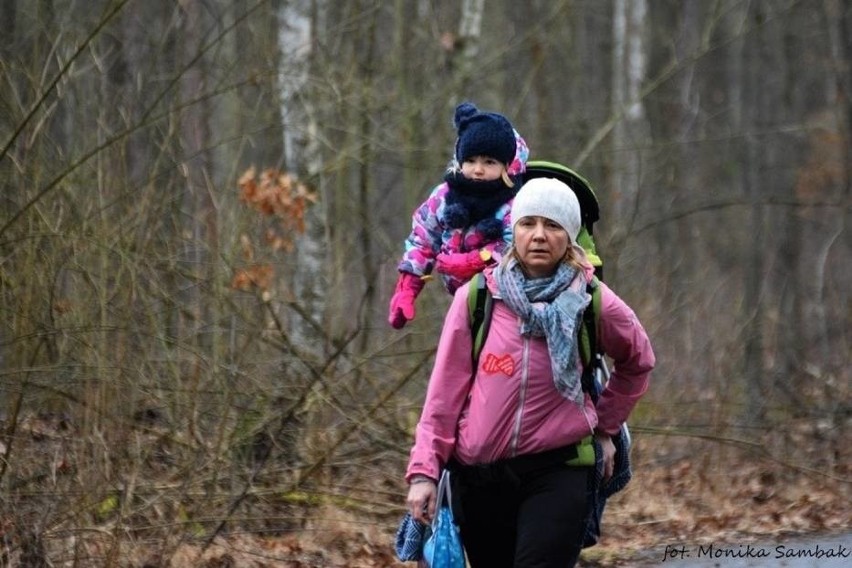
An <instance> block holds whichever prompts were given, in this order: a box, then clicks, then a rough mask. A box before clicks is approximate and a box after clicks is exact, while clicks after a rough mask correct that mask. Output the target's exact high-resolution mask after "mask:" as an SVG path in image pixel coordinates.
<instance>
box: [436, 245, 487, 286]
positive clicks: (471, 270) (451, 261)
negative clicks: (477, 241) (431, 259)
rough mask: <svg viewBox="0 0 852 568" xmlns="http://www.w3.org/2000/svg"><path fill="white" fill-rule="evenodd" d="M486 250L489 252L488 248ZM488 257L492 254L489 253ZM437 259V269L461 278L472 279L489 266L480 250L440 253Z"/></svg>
mask: <svg viewBox="0 0 852 568" xmlns="http://www.w3.org/2000/svg"><path fill="white" fill-rule="evenodd" d="M483 250H484V249H483ZM485 252H486V253H488V251H487V250H486V251H485ZM487 258H489V259H490V258H491V256H490V254H488V255H487ZM436 260H437V262H436V264H435V270H437V271H438V272H440V273H442V274H448V275H450V276H453V277H455V278H458V279H459V280H470V279H471V278H473V275H474V274H476V273H477V272H480V271H482V269H483V268H485V267H486V266H488V261H487V260H485V259H483V258H482V254H480V251H478V250H472V251H470V252H456V253H450V254H444V253H440V254H439V255H438V258H437V259H436Z"/></svg>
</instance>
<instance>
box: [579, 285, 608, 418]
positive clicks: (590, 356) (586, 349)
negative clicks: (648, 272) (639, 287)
mask: <svg viewBox="0 0 852 568" xmlns="http://www.w3.org/2000/svg"><path fill="white" fill-rule="evenodd" d="M586 292H587V293H588V294H590V295H591V296H592V301H591V302H589V305H588V306H587V307H586V310H585V311H584V312H583V324H582V325H581V326H580V333H579V345H578V348H579V350H580V360H581V361H582V362H583V389H584V390H585V391H586V392H589V393H592V395H593V396H592V398H593V399H595V402H597V400H596V399H597V396H595V395H597V391H598V389H599V386H600V385H598V384H597V381H596V375H595V373H596V372H597V370H598V368H599V367H600V366H601V365H602V364H603V353H602V351H601V349H600V345H599V342H598V326H599V324H600V318H601V286H600V280H598V277H597V276H593V277H592V279H591V280H590V281H589V283H588V284H587V285H586Z"/></svg>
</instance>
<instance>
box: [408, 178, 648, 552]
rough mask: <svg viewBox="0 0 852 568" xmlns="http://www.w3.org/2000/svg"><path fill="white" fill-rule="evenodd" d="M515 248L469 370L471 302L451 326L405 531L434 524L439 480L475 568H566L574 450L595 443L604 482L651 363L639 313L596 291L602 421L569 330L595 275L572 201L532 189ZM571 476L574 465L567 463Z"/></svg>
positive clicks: (553, 185)
mask: <svg viewBox="0 0 852 568" xmlns="http://www.w3.org/2000/svg"><path fill="white" fill-rule="evenodd" d="M511 221H512V234H513V244H512V247H511V248H510V249H509V251H507V253H506V255H505V256H504V258H503V259H502V261H501V263H500V264H499V265H497V266H496V267H495V268H487V269H486V270H485V275H486V281H487V285H488V287H489V289H490V291H491V292H492V294H493V296H494V299H495V301H494V306H493V311H492V319H491V325H490V328H489V332H488V337H487V338H486V340H485V343H484V345H483V347H482V350H481V352H480V356H479V359H478V366H477V368H476V369H475V370H474V369H472V362H471V336H470V335H471V334H470V323H469V321H468V308H467V288H466V287H463V288H460V292H459V293H457V294H455V296H454V298H453V302H452V305H451V307H450V309H449V311H448V313H447V316H446V319H445V322H444V328H443V331H442V334H441V340H440V343H439V345H438V352H437V354H436V359H435V366H434V369H433V371H432V377H431V379H430V381H429V387H428V389H427V392H426V400H425V403H424V407H423V411H422V414H421V417H420V422H419V423H418V425H417V431H416V437H415V443H414V447H413V448H412V450H411V457H410V460H409V464H408V469H407V472H406V480H407V481H408V482H409V484H410V487H409V492H408V499H407V504H408V508H409V510H410V512H411V515H412V517H413V518H414V519H415V520H417V521H420V522H422V523H429V522H431V518H432V516H433V515H434V514H435V497H436V487H435V480H436V479H438V477H439V475H440V472H441V470H442V468H444V467H447V468H449V469H450V470H451V471H452V473H453V475H452V478H453V480H454V482H453V496H454V513H455V516H456V521H457V522H458V524H459V526H460V528H461V536H462V541H463V543H464V547H465V551H466V553H467V555H468V559H469V561H470V564H471V566H473V567H474V568H478V567H487V568H493V567H500V566H507V567H512V566H515V567H521V566H523V567H531V566H536V567H539V566H540V567H550V566H553V567H557V566H558V567H559V568H564V567H566V566H574V564H575V563H576V561H577V558H578V556H579V553H580V548H581V540H582V537H583V533H584V530H585V518H586V512H587V511H586V510H587V505H586V501H587V499H586V490H587V486H588V481H589V476H590V475H594V472H593V471H592V466H590V465H582V466H578V465H574V464H571V463H568V462H571V460H572V459H573V458H575V457H576V456H577V446H576V444H577V443H578V442H580V441H581V440H582V439H583V438H586V437H588V436H590V435H592V434H594V436H595V439H596V440H597V442H598V443H599V444H600V446H601V449H602V451H603V455H604V472H603V475H604V478H608V477H609V476H610V475H611V474H612V468H613V461H614V455H615V446H614V444H613V443H612V441H611V440H610V436H611V435H614V434H616V433H617V432H618V430H619V428H620V426H621V424H622V423H624V422H625V421H626V420H627V417H628V415H629V414H630V411H631V410H632V409H633V407H634V406H635V405H636V403H637V401H638V400H639V398H640V397H641V396H642V395H643V394H644V393H645V391H646V390H647V387H648V380H649V375H650V372H651V370H652V369H653V367H654V354H653V351H652V349H651V344H650V342H649V340H648V336H647V334H646V333H645V330H644V329H643V328H642V325H641V324H640V323H639V321H638V320H637V319H636V316H635V315H634V313H633V311H632V310H631V309H630V308H629V307H628V306H627V305H626V304H625V303H624V302H623V301H622V300H621V299H620V298H619V297H618V296H617V295H616V294H615V293H614V292H612V290H611V289H610V288H608V287H607V286H606V285H605V284H603V283H600V286H602V290H601V294H602V296H601V314H600V323H599V326H598V327H599V330H598V335H599V338H598V340H599V342H600V346H601V347H602V348H603V350H604V351H605V352H606V353H607V354H608V355H609V356H610V357H611V358H612V359H613V362H614V368H613V373H612V376H611V378H610V380H609V381H608V383H607V384H606V386H605V388H604V390H603V392H602V394H601V396H600V399H599V402H598V404H597V407H596V406H595V405H594V404H593V403H592V401H591V399H590V397H589V395H588V394H587V393H585V392H584V391H583V389H582V387H581V374H582V368H581V367H582V365H581V363H580V359H579V355H578V346H577V329H578V326H579V324H580V319H581V317H582V313H583V311H584V309H585V307H586V306H587V305H588V302H589V300H590V298H589V295H588V294H587V292H586V284H587V282H588V280H589V279H590V278H591V277H592V274H593V268H592V266H591V264H590V263H589V262H588V260H587V259H586V257H585V254H584V253H583V251H582V249H581V248H580V247H579V246H576V244H575V243H576V238H577V234H578V233H579V231H580V227H581V217H580V206H579V203H578V201H577V198H576V196H575V195H574V192H573V191H572V190H571V189H570V188H569V187H568V186H567V185H565V184H564V183H562V182H560V181H558V180H555V179H549V178H536V179H533V180H531V181H529V182H527V183H526V184H525V185H524V186H523V187H522V188H521V189H520V190H519V191H518V194H517V195H516V197H515V200H514V204H513V206H512V211H511ZM575 462H576V460H575Z"/></svg>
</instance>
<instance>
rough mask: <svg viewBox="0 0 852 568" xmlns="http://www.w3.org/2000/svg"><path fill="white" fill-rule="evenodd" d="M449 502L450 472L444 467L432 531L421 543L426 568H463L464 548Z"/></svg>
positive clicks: (439, 483)
mask: <svg viewBox="0 0 852 568" xmlns="http://www.w3.org/2000/svg"><path fill="white" fill-rule="evenodd" d="M451 503H452V495H451V492H450V472H449V471H447V470H446V469H445V470H444V471H443V473H441V479H440V481H439V482H438V498H437V509H438V511H437V513H436V514H435V518H434V519H432V533H431V534H430V535H429V536H428V537H427V538H426V542H425V543H424V544H423V560H424V562H425V564H426V566H427V567H428V568H465V558H464V548H462V542H461V536H460V535H459V529H458V527H457V526H456V523H455V521H454V520H453V510H452V506H451Z"/></svg>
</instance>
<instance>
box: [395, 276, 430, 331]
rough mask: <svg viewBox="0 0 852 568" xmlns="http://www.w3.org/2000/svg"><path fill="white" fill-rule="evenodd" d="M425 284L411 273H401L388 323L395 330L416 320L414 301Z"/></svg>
mask: <svg viewBox="0 0 852 568" xmlns="http://www.w3.org/2000/svg"><path fill="white" fill-rule="evenodd" d="M424 284H425V282H424V281H423V279H421V278H420V277H419V276H415V275H414V274H411V273H409V272H400V273H399V279H398V280H397V281H396V290H395V291H394V293H393V297H392V298H391V301H390V314H389V315H388V323H389V324H391V326H393V328H394V329H402V327H403V326H404V325H405V324H406V322H409V321H411V320H413V319H414V300H415V298H417V294H419V293H420V291H421V290H422V289H423V285H424Z"/></svg>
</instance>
